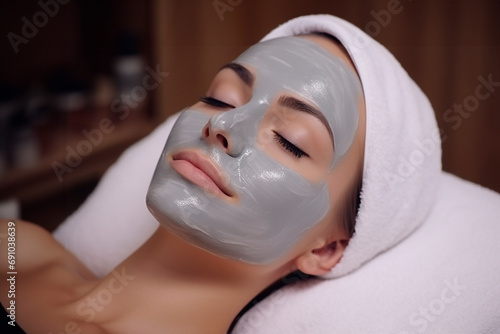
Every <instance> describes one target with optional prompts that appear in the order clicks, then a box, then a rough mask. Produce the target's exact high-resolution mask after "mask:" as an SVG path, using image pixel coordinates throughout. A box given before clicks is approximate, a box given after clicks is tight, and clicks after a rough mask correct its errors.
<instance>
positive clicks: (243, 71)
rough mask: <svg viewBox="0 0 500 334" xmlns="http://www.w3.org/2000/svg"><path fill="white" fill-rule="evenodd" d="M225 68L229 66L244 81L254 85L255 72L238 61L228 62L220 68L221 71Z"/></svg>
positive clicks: (250, 85) (248, 84)
mask: <svg viewBox="0 0 500 334" xmlns="http://www.w3.org/2000/svg"><path fill="white" fill-rule="evenodd" d="M225 68H229V69H231V70H233V71H234V72H235V73H236V75H238V77H239V78H240V79H241V81H243V82H244V83H245V84H246V85H247V86H249V87H252V86H253V83H254V80H255V79H254V77H253V74H252V73H251V72H250V71H249V70H248V69H247V68H245V67H243V66H242V65H240V64H238V63H228V64H226V65H224V66H222V67H221V68H220V70H219V71H222V70H223V69H225Z"/></svg>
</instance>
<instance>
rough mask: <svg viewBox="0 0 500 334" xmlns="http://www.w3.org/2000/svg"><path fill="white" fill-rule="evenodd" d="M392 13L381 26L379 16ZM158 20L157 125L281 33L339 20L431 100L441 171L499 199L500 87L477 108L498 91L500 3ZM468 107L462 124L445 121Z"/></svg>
mask: <svg viewBox="0 0 500 334" xmlns="http://www.w3.org/2000/svg"><path fill="white" fill-rule="evenodd" d="M214 3H217V4H218V5H219V6H222V7H223V6H224V5H225V9H226V10H225V11H224V12H223V13H222V15H220V12H221V11H220V12H219V13H218V12H217V10H216V9H215V7H214ZM221 3H222V5H221ZM222 7H221V8H222ZM391 8H392V9H393V12H395V14H391V17H390V19H389V20H388V19H386V20H385V22H383V24H382V23H378V22H377V21H376V18H375V16H376V15H374V13H375V14H376V13H381V11H388V10H389V9H391ZM152 11H153V15H152V16H153V22H152V25H153V34H154V36H153V37H152V38H153V45H154V51H153V54H154V58H155V59H154V61H156V62H157V63H158V64H160V67H161V69H162V70H163V71H167V72H169V73H170V75H169V77H168V78H167V80H166V82H165V84H164V85H162V86H161V87H160V89H161V91H158V92H157V93H158V94H156V102H157V103H156V106H157V108H158V109H159V115H160V116H159V117H160V119H164V118H166V117H167V116H168V115H170V114H173V113H175V112H177V111H179V110H181V109H182V108H184V107H186V106H188V105H190V104H192V103H194V101H196V100H197V99H198V97H199V96H201V95H203V94H204V93H205V89H206V88H207V85H208V84H209V82H210V79H211V77H212V76H213V75H214V73H215V72H216V71H217V69H218V68H219V67H220V66H221V65H222V64H224V63H225V62H228V61H230V60H232V59H234V58H235V57H236V56H237V55H238V54H239V53H241V52H242V51H244V50H245V49H246V48H247V47H248V46H250V45H252V44H254V43H256V42H257V41H258V40H259V39H260V38H262V37H263V36H264V35H265V34H266V33H267V32H269V31H270V30H271V29H273V28H274V27H276V26H278V25H279V24H280V23H283V22H285V21H287V20H288V19H291V18H293V17H296V16H300V15H305V14H320V13H329V14H334V15H337V16H339V17H342V18H344V19H346V20H348V21H350V22H352V23H353V24H355V25H356V26H358V27H360V28H361V29H363V30H365V31H367V32H369V34H370V35H372V37H374V38H375V39H376V40H378V41H380V42H381V43H382V44H383V45H385V46H386V47H387V48H388V49H389V50H390V51H391V52H392V53H393V54H394V55H395V56H396V58H397V59H398V60H399V61H400V62H401V63H402V65H403V67H404V68H406V70H407V71H408V72H409V74H410V76H411V77H413V78H414V80H415V81H416V82H417V83H418V84H419V85H420V87H421V88H422V90H423V91H424V92H425V93H426V94H427V95H428V97H429V99H430V100H431V102H432V104H433V106H434V109H435V112H436V117H437V120H438V123H439V126H440V128H441V129H442V130H443V131H444V134H445V136H446V140H445V141H444V143H443V167H444V169H445V170H447V171H450V172H452V173H454V174H457V175H459V176H461V177H463V178H465V179H468V180H471V181H474V182H476V183H479V184H481V185H484V186H486V187H488V188H492V189H494V190H496V191H500V112H499V106H500V86H497V87H493V88H492V90H494V91H491V92H489V93H490V95H489V96H488V97H487V98H485V99H484V100H475V99H474V96H475V94H476V88H477V86H478V85H480V84H481V83H480V81H479V79H478V78H479V77H482V78H484V79H485V80H488V77H491V79H492V80H493V81H494V82H498V83H499V85H500V64H499V61H500V23H499V18H500V1H497V0H476V1H470V0H467V1H466V0H456V1H449V0H448V1H444V0H400V1H396V0H364V1H360V0H357V1H356V0H336V1H334V0H328V1H327V0H323V1H320V0H309V1H296V0H261V1H258V0H220V1H213V0H182V1H175V0H153V2H152ZM377 26H378V29H377ZM480 92H481V93H483V94H486V93H487V92H488V91H487V90H485V88H482V89H481V90H480ZM464 101H465V102H466V103H470V105H468V107H464V108H463V110H464V111H465V113H464V114H463V115H465V116H463V115H462V116H460V115H459V114H457V113H456V112H453V111H447V110H448V109H450V108H451V109H453V107H454V105H455V104H457V105H460V104H463V103H464ZM475 101H479V104H478V105H474V102H475ZM467 108H468V109H469V110H471V111H470V112H469V111H467ZM446 117H448V118H446ZM450 117H454V118H453V119H451V118H450ZM458 118H459V119H460V120H458ZM160 119H159V120H158V121H160Z"/></svg>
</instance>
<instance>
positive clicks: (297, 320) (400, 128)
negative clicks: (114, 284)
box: [55, 15, 500, 334]
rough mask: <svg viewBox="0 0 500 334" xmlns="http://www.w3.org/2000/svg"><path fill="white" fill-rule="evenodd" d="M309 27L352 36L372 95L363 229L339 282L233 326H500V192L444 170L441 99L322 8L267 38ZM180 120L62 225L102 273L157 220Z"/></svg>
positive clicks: (380, 329)
mask: <svg viewBox="0 0 500 334" xmlns="http://www.w3.org/2000/svg"><path fill="white" fill-rule="evenodd" d="M311 31H321V32H327V33H330V34H332V35H334V36H335V37H337V38H338V39H339V40H340V41H341V42H342V44H343V45H344V46H345V47H346V49H347V50H348V52H349V54H350V56H351V58H352V59H353V61H354V64H355V66H356V68H357V70H358V72H359V74H360V78H361V81H362V84H363V89H364V92H365V98H366V104H367V108H366V109H367V136H366V141H367V143H366V149H365V170H364V175H363V190H362V204H361V209H360V212H359V217H358V220H357V222H356V233H355V235H354V237H353V238H352V240H351V242H350V244H349V246H348V248H347V249H346V252H345V255H344V257H343V259H342V260H341V262H340V263H339V264H338V265H337V266H336V267H335V268H334V269H333V271H332V272H331V273H330V275H328V277H337V279H333V280H316V281H313V282H308V283H305V284H298V285H295V286H291V287H288V288H285V289H282V290H280V291H278V292H276V293H275V294H273V295H271V296H270V297H269V298H267V299H266V300H265V301H264V302H262V303H261V304H259V305H257V306H255V307H254V308H253V309H251V310H250V311H249V312H248V313H247V314H246V315H245V317H244V318H243V319H242V321H240V322H239V323H238V325H237V327H236V329H235V333H237V334H245V333H257V334H259V333H329V334H330V333H396V334H403V333H500V329H499V328H500V319H499V314H500V312H499V311H498V310H500V265H499V264H500V261H499V260H497V257H496V254H498V253H499V251H500V243H498V242H497V240H496V239H497V238H498V237H499V236H500V213H499V210H498V208H499V207H500V196H499V195H498V194H495V193H492V192H489V191H486V190H484V189H481V188H479V187H477V186H474V185H471V184H468V183H466V182H464V181H461V180H459V179H456V178H454V177H452V176H449V175H447V174H442V173H441V171H440V170H441V166H440V155H441V148H440V141H439V132H438V128H437V126H436V122H435V117H434V113H433V110H432V107H431V106H430V104H429V102H428V100H427V98H426V97H425V96H424V94H423V93H422V92H421V91H420V89H419V88H418V87H417V86H416V85H415V83H414V82H413V81H412V80H411V79H410V78H409V77H408V75H407V74H406V72H405V71H404V70H403V69H402V68H401V67H400V65H399V63H398V62H397V61H396V60H395V59H394V58H393V56H392V55H391V54H390V53H389V52H388V51H387V50H386V49H385V48H384V47H382V46H381V45H380V44H378V43H377V42H376V41H374V40H373V39H371V38H370V37H369V36H368V35H366V34H365V33H364V32H362V31H361V30H359V29H357V28H356V27H354V26H353V25H351V24H349V23H348V22H345V21H343V20H341V19H339V18H336V17H333V16H328V15H318V16H306V17H301V18H297V19H295V20H292V21H290V22H288V23H286V24H284V25H282V26H280V27H278V28H277V29H276V30H274V31H273V32H271V33H270V34H269V35H268V36H267V37H266V39H269V38H274V37H278V36H287V35H296V34H300V33H307V32H311ZM172 124H173V119H170V120H168V121H167V122H166V123H164V124H163V125H161V126H160V127H159V128H158V129H157V130H156V131H155V132H154V133H153V134H151V135H150V136H148V137H146V138H145V139H143V140H142V141H140V142H139V143H137V144H136V145H134V146H133V147H131V148H130V149H128V150H127V152H126V153H125V154H123V156H122V157H121V158H120V160H119V161H118V162H117V163H116V164H115V166H113V167H112V168H111V169H110V170H109V171H108V172H107V173H106V175H105V176H104V178H103V179H102V181H101V182H100V184H99V186H98V187H97V189H96V190H95V191H94V192H93V193H92V195H91V196H90V197H89V199H88V200H87V201H86V202H85V204H84V205H83V206H82V207H81V208H80V209H79V210H78V211H77V212H76V213H75V214H73V215H72V216H71V217H69V218H68V219H67V220H66V222H65V223H64V224H62V226H61V227H60V228H59V229H58V230H57V231H56V232H55V236H56V238H57V239H58V240H59V241H61V242H62V243H63V244H64V245H65V246H66V247H67V248H68V249H69V250H70V251H72V252H74V253H75V254H76V255H77V256H78V257H79V258H80V259H81V260H82V261H83V262H84V263H85V264H86V265H87V266H88V267H89V268H90V269H91V270H93V271H94V272H95V273H96V274H97V275H100V276H102V275H104V274H106V273H107V272H109V271H110V270H111V269H112V268H113V267H114V266H115V265H117V264H118V263H119V262H121V261H122V260H123V259H124V258H125V257H126V256H127V255H128V254H130V253H131V252H133V251H134V250H135V249H136V248H137V247H139V246H140V244H141V243H142V242H144V240H146V239H147V238H148V237H149V235H151V233H152V232H153V231H154V229H155V228H156V226H157V223H156V221H154V219H153V218H152V217H151V215H150V214H149V212H148V211H147V209H146V206H145V204H144V199H145V194H146V191H147V186H148V183H149V180H150V176H151V174H152V172H153V169H154V166H155V164H156V161H157V158H158V155H159V153H160V152H161V150H162V147H163V144H164V142H165V139H166V137H167V135H168V132H169V131H170V128H171V126H172ZM132 175H133V177H131V176H132ZM466 196H467V197H466ZM469 196H471V197H472V198H469ZM422 224H423V225H422ZM421 225H422V226H421ZM419 226H421V227H420V228H419V229H417V227H419ZM412 232H414V233H413V234H412ZM408 236H409V237H408ZM405 238H406V239H405ZM401 241H403V242H401ZM376 255H378V256H376ZM372 258H373V259H372ZM370 259H372V260H371V261H368V260H370ZM367 261H368V262H367ZM365 262H367V263H366V264H365V265H363V266H361V264H363V263H365ZM360 266H361V267H360ZM358 267H360V268H359V269H358V270H354V269H357V268H358ZM347 273H350V274H349V275H346V274H347Z"/></svg>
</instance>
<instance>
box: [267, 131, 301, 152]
mask: <svg viewBox="0 0 500 334" xmlns="http://www.w3.org/2000/svg"><path fill="white" fill-rule="evenodd" d="M273 132H274V139H275V140H276V141H277V142H278V144H280V145H281V146H283V148H284V149H285V150H287V151H288V152H290V153H291V154H293V155H294V156H295V157H297V158H302V157H304V156H305V157H309V154H307V153H306V152H304V151H302V150H301V149H300V148H298V147H297V146H295V145H294V144H292V143H290V142H289V141H288V140H286V138H285V137H283V136H282V135H280V134H279V133H277V132H276V131H273Z"/></svg>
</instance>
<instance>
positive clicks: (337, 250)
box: [295, 239, 349, 276]
mask: <svg viewBox="0 0 500 334" xmlns="http://www.w3.org/2000/svg"><path fill="white" fill-rule="evenodd" d="M348 243H349V240H348V239H342V240H337V241H333V242H329V243H328V242H325V243H324V244H323V246H321V247H318V248H314V249H311V250H309V251H308V252H306V253H304V254H302V255H300V256H299V257H298V258H297V259H296V260H295V264H296V266H297V269H299V270H300V271H302V272H303V273H305V274H309V275H314V276H320V275H324V274H326V273H328V272H329V271H330V270H332V268H333V267H335V265H336V264H337V263H339V261H340V259H341V258H342V255H344V250H345V248H346V247H347V244H348Z"/></svg>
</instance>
